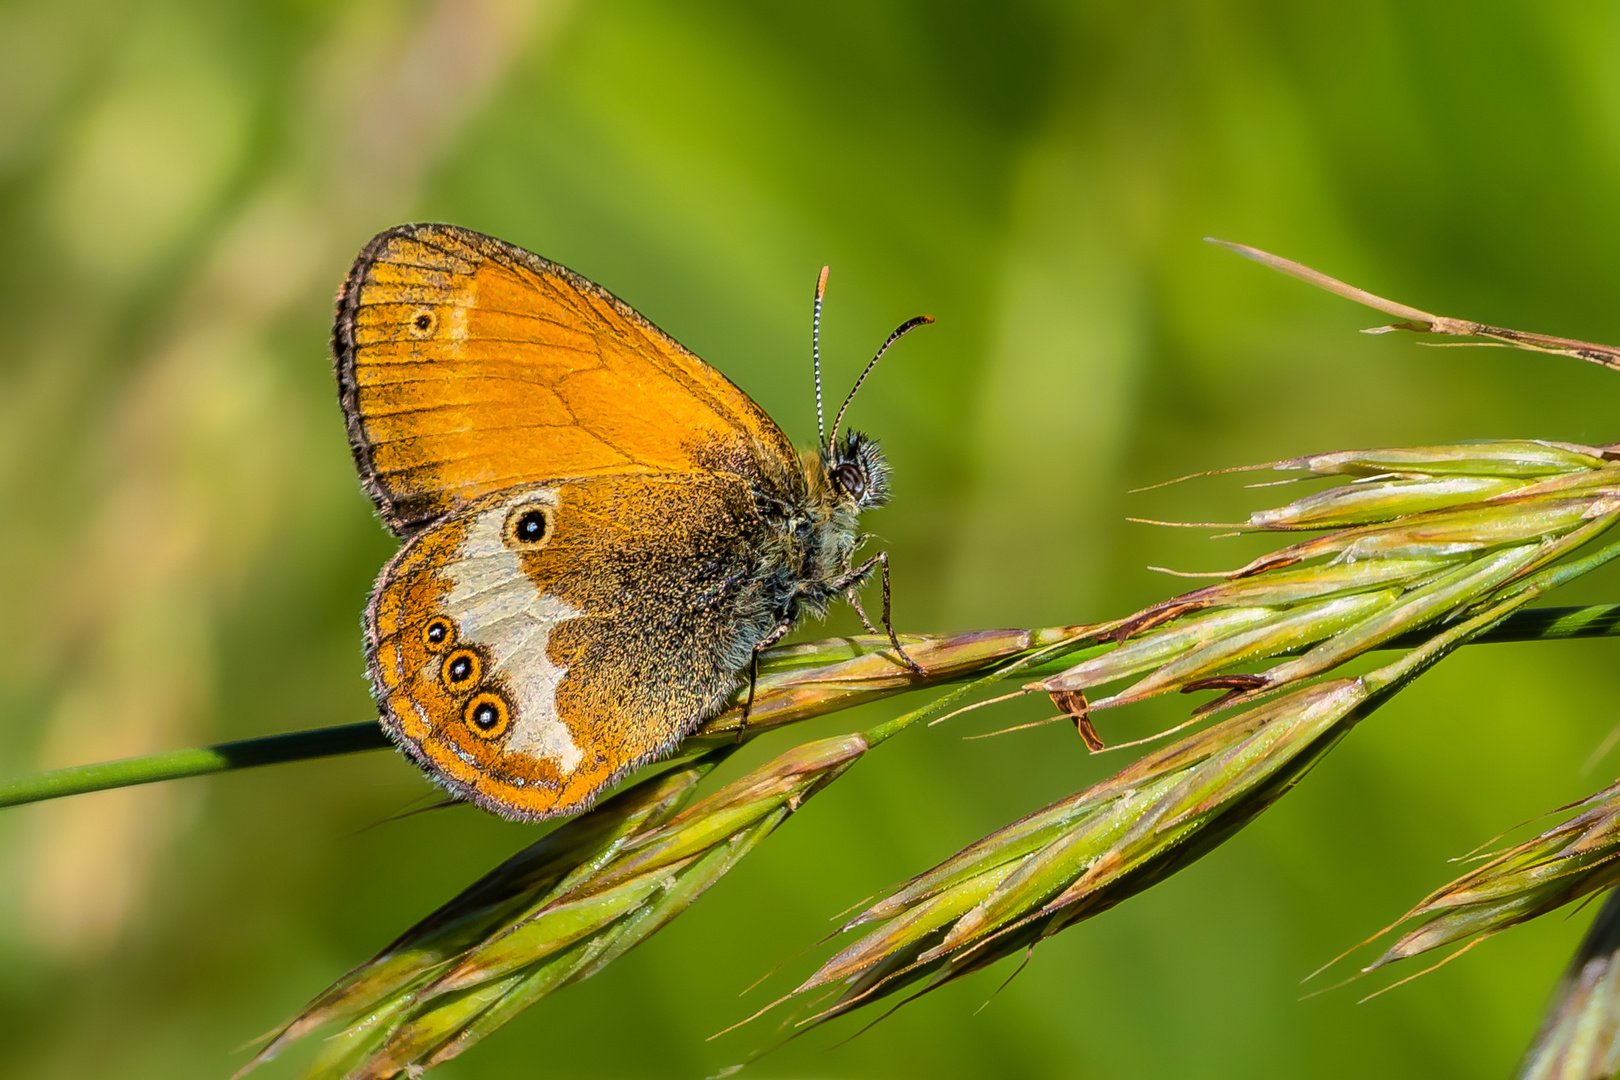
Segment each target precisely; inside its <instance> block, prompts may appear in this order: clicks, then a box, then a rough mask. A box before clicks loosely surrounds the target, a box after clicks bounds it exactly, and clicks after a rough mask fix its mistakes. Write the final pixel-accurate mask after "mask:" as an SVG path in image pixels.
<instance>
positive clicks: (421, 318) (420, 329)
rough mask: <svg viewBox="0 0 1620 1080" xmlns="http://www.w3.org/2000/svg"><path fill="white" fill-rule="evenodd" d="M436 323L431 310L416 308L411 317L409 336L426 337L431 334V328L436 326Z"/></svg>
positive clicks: (437, 320)
mask: <svg viewBox="0 0 1620 1080" xmlns="http://www.w3.org/2000/svg"><path fill="white" fill-rule="evenodd" d="M438 322H439V319H438V316H436V315H434V314H433V309H432V308H417V309H416V314H415V315H413V316H411V323H410V329H411V336H412V337H419V338H420V337H427V336H428V335H429V334H431V333H433V328H434V327H435V326H437V325H438Z"/></svg>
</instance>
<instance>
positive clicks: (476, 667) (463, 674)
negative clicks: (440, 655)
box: [439, 649, 484, 689]
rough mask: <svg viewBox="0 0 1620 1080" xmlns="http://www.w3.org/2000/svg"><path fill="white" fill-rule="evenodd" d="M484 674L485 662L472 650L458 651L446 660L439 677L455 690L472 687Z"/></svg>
mask: <svg viewBox="0 0 1620 1080" xmlns="http://www.w3.org/2000/svg"><path fill="white" fill-rule="evenodd" d="M483 674H484V662H483V661H482V660H480V659H479V658H478V654H477V653H475V652H473V651H472V650H471V649H457V650H456V651H455V652H453V653H451V654H450V655H449V656H447V657H445V658H444V666H443V667H441V668H440V669H439V675H440V677H441V678H443V679H444V684H445V685H446V686H449V687H451V688H453V689H460V688H461V687H465V686H472V685H473V684H474V683H476V682H477V681H478V680H479V678H480V677H481V676H482V675H483Z"/></svg>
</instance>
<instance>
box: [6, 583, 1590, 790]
mask: <svg viewBox="0 0 1620 1080" xmlns="http://www.w3.org/2000/svg"><path fill="white" fill-rule="evenodd" d="M1426 636H1427V635H1424V634H1418V635H1413V638H1415V639H1417V640H1423V639H1425V638H1426ZM1592 637H1620V604H1594V605H1589V606H1586V607H1558V608H1538V609H1536V610H1534V611H1519V612H1515V613H1514V614H1513V615H1512V616H1510V617H1509V618H1508V619H1506V620H1505V621H1504V622H1503V623H1502V624H1501V625H1500V626H1497V627H1495V628H1494V629H1492V630H1491V631H1489V632H1488V633H1485V634H1481V635H1480V636H1479V637H1477V638H1475V639H1474V641H1473V642H1472V644H1476V645H1479V644H1490V643H1502V642H1515V641H1561V640H1566V639H1570V638H1592ZM1417 640H1411V639H1408V638H1406V637H1402V638H1396V639H1394V640H1391V641H1388V642H1386V643H1385V644H1384V646H1383V647H1384V648H1388V649H1400V648H1411V647H1412V646H1413V645H1415V644H1416V643H1417ZM804 651H805V647H804V646H789V647H788V648H787V649H785V650H783V655H782V657H781V660H780V665H781V668H782V669H783V670H787V671H791V670H795V669H796V668H799V667H803V666H804V664H803V663H802V661H800V660H799V657H800V655H801V654H802V653H803V652H804ZM1085 651H1091V652H1095V653H1099V654H1100V653H1102V652H1104V651H1107V650H1106V647H1103V646H1097V647H1095V648H1094V649H1091V650H1085ZM1032 652H1033V650H1032ZM849 655H850V656H852V657H853V656H857V655H859V652H858V651H857V648H856V647H853V646H852V648H851V650H850V653H849ZM1076 655H1081V652H1080V651H1078V650H1077V651H1075V652H1067V653H1065V654H1064V655H1063V656H1062V657H1061V658H1054V659H1050V660H1043V661H1042V663H1040V664H1038V665H1034V666H1031V667H1020V668H1018V669H1017V671H1016V672H1014V671H1011V670H1007V671H1004V672H1002V673H1001V674H1000V677H1005V678H1011V677H1013V675H1014V674H1016V675H1017V676H1018V677H1020V678H1031V677H1035V676H1040V675H1043V674H1047V673H1048V671H1047V669H1048V668H1050V669H1051V670H1050V673H1051V674H1056V673H1057V672H1058V671H1061V670H1064V669H1066V668H1068V667H1069V666H1071V665H1072V664H1073V663H1074V660H1075V657H1076ZM983 674H984V672H983V671H982V670H981V671H974V672H968V673H964V674H960V675H956V676H954V677H953V678H951V679H950V680H948V681H953V682H960V681H964V680H969V679H974V678H978V677H980V676H982V675H983ZM916 688H917V687H898V688H895V689H893V690H892V691H891V692H893V693H900V692H903V691H905V690H908V689H916ZM393 745H394V744H393V743H391V742H390V741H389V740H388V737H387V736H386V735H385V734H384V733H383V730H382V728H381V727H380V726H379V725H378V724H377V723H376V721H371V720H368V721H361V722H359V723H354V724H338V725H336V726H334V727H324V728H311V729H309V730H306V731H291V732H287V733H286V734H283V735H266V736H262V737H260V738H256V739H239V740H236V741H233V742H225V743H217V744H215V745H213V746H198V747H191V748H189V749H185V750H166V751H164V752H162V753H158V754H146V755H143V756H140V757H132V758H123V759H122V760H119V761H103V762H97V763H95V764H91V765H74V766H71V767H68V768H64V769H52V770H50V771H49V772H41V773H34V774H32V775H29V776H21V777H18V778H16V779H14V780H9V781H6V782H4V783H0V808H4V807H7V806H21V805H24V804H26V803H34V802H43V801H45V800H47V799H60V798H63V797H65V796H68V795H84V794H88V793H90V792H93V791H108V790H111V789H113V788H121V787H132V786H135V785H138V784H153V783H157V782H159V781H163V780H182V779H186V778H188V777H193V776H209V775H212V774H214V773H221V772H231V771H233V770H236V769H250V768H256V767H258V766H261V765H282V764H286V763H288V762H294V761H310V760H314V759H317V758H324V757H337V756H339V755H342V754H356V753H360V752H362V751H366V750H387V749H391V748H392V747H393Z"/></svg>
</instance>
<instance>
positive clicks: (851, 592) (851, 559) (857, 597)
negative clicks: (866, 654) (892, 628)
mask: <svg viewBox="0 0 1620 1080" xmlns="http://www.w3.org/2000/svg"><path fill="white" fill-rule="evenodd" d="M867 539H869V537H868V536H867V534H866V533H862V534H861V535H860V536H857V537H856V538H855V543H854V545H852V546H851V547H850V549H849V554H848V555H846V556H844V576H845V577H846V578H848V577H849V576H850V575H851V574H852V568H853V567H854V565H855V549H856V548H859V547H860V546H861V545H862V544H863V543H865V542H866V541H867ZM844 599H846V600H848V601H849V606H850V607H852V608H854V609H855V614H857V615H859V616H860V617H861V625H862V626H864V627H866V632H867V633H868V634H875V633H877V632H878V628H877V627H875V626H873V625H872V620H871V619H869V618H867V615H866V608H864V607H862V606H861V594H860V593H858V592H856V591H855V586H854V585H851V586H850V587H849V588H848V589H846V590H845V591H844Z"/></svg>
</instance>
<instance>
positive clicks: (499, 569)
mask: <svg viewBox="0 0 1620 1080" xmlns="http://www.w3.org/2000/svg"><path fill="white" fill-rule="evenodd" d="M546 496H550V498H549V499H548V498H546ZM524 501H525V502H545V503H547V504H549V505H551V506H556V505H557V500H556V493H555V492H551V491H542V492H537V493H535V494H534V495H530V496H528V497H527V498H526V499H525V500H524ZM509 510H510V507H509V506H507V505H502V506H496V507H492V508H491V509H489V510H486V511H484V512H483V513H482V514H479V515H478V516H477V517H476V518H474V519H473V521H472V524H471V525H469V526H468V527H467V538H466V540H465V542H464V543H463V544H462V548H461V552H460V558H459V559H456V560H455V561H453V562H451V563H450V565H449V566H448V567H446V569H445V573H446V575H447V576H448V577H449V578H450V582H451V587H450V594H449V595H448V596H447V597H446V598H445V604H446V606H447V607H448V609H449V611H450V613H451V615H452V616H454V618H455V620H456V623H457V626H458V636H459V637H460V638H462V639H464V640H467V641H472V642H476V643H477V644H479V645H482V646H484V647H485V648H487V649H488V650H489V655H490V662H491V668H492V670H493V672H494V673H496V674H499V675H503V676H505V679H506V685H507V686H508V688H509V689H510V690H511V693H512V699H513V700H512V702H511V705H512V730H511V731H510V732H508V733H507V736H506V743H505V748H506V749H507V750H508V751H511V752H514V753H523V754H532V755H533V756H535V757H538V758H549V759H550V760H551V761H553V762H555V763H556V765H557V771H558V772H559V773H560V774H562V775H563V776H567V775H568V774H569V773H572V772H573V771H574V769H576V768H577V767H578V766H579V763H580V759H581V758H583V757H584V756H585V755H584V752H583V751H581V750H580V748H579V746H578V745H576V744H575V742H574V738H573V735H572V734H571V733H570V732H569V730H568V726H567V725H566V724H564V723H563V722H562V718H561V717H559V716H558V715H557V684H558V683H560V682H562V679H563V676H564V675H567V674H568V669H567V668H565V667H561V666H560V665H558V664H554V663H552V660H551V656H550V654H549V653H548V652H547V650H546V646H547V644H548V643H549V642H550V640H551V631H552V630H553V629H554V628H556V627H557V626H558V625H559V624H561V623H564V622H566V621H568V620H569V619H577V618H579V617H580V616H581V615H583V614H585V613H584V612H583V611H580V610H579V609H578V608H575V607H574V606H572V605H571V604H569V603H568V602H567V601H564V600H561V599H559V598H557V597H555V596H547V595H545V594H544V593H542V592H540V590H539V589H537V588H535V586H534V582H533V581H531V580H529V575H528V574H526V573H524V572H523V565H522V563H521V562H520V561H519V559H518V556H517V554H516V553H515V552H512V551H510V550H508V549H507V547H506V544H505V542H504V534H505V526H506V516H507V514H508V512H509Z"/></svg>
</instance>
